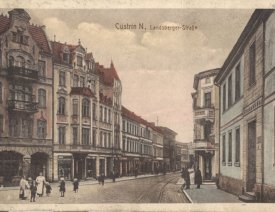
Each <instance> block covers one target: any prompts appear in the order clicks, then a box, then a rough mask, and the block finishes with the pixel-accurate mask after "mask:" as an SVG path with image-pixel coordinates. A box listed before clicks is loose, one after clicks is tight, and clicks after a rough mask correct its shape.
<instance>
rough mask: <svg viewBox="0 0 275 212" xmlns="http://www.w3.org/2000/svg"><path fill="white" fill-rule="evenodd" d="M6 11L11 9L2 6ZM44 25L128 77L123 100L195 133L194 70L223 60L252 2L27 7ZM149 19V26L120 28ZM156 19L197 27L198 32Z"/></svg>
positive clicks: (186, 133) (187, 134) (183, 136)
mask: <svg viewBox="0 0 275 212" xmlns="http://www.w3.org/2000/svg"><path fill="white" fill-rule="evenodd" d="M2 11H3V12H4V13H5V12H6V11H7V10H2ZM27 12H28V13H29V14H30V16H31V18H32V19H31V22H32V23H35V24H38V25H45V26H46V32H47V36H48V38H49V39H50V40H53V39H54V35H55V36H56V41H60V42H67V43H70V44H77V42H78V39H80V40H81V44H82V45H83V46H84V48H87V49H88V52H93V55H94V58H95V60H96V61H97V62H99V63H100V64H102V65H104V66H109V65H110V62H111V60H113V63H114V66H115V68H116V70H117V72H118V75H119V77H120V79H121V82H122V89H123V90H122V104H123V105H124V106H126V107H127V108H128V109H130V110H132V111H133V112H135V113H136V114H138V115H140V116H142V117H143V118H145V119H146V120H148V121H150V122H155V123H158V125H161V126H166V127H168V128H170V129H172V130H174V131H175V132H177V133H178V135H177V137H176V139H177V141H180V142H191V141H192V140H193V112H192V97H191V93H192V92H193V91H194V90H193V80H194V75H195V74H196V73H198V72H201V71H205V70H208V69H212V68H218V67H221V66H222V64H223V62H224V60H225V59H226V57H227V56H228V54H229V52H230V51H231V49H232V47H233V45H234V44H235V43H236V41H237V39H238V37H239V35H240V33H241V32H242V30H243V28H244V27H245V25H246V23H247V22H248V20H249V18H250V16H251V14H252V13H253V10H251V9H250V10H248V9H89V10H85V9H79V10H72V9H66V10H65V9H61V10H53V9H40V10H39V9H35V10H32V9H27ZM139 23H143V24H144V26H145V27H146V29H147V30H144V29H124V30H120V29H117V28H116V24H117V25H121V24H133V25H134V24H136V25H137V27H138V25H139ZM150 25H151V26H159V25H166V26H182V25H188V26H196V29H195V30H193V31H188V30H179V31H171V30H166V31H159V30H150Z"/></svg>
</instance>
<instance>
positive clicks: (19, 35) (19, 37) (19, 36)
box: [12, 30, 29, 45]
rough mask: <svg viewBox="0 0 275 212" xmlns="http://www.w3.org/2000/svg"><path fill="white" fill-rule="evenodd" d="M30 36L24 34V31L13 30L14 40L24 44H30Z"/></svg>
mask: <svg viewBox="0 0 275 212" xmlns="http://www.w3.org/2000/svg"><path fill="white" fill-rule="evenodd" d="M28 40H29V36H26V35H24V33H23V31H21V30H17V32H12V41H13V42H16V43H20V44H24V45H28Z"/></svg>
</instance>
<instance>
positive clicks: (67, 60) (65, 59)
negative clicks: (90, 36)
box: [63, 52, 70, 63]
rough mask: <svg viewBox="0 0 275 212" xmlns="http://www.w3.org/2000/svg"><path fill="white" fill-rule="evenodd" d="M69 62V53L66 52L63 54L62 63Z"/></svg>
mask: <svg viewBox="0 0 275 212" xmlns="http://www.w3.org/2000/svg"><path fill="white" fill-rule="evenodd" d="M69 60H70V56H69V53H68V52H64V53H63V62H64V63H69Z"/></svg>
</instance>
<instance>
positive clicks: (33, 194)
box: [30, 180, 37, 202]
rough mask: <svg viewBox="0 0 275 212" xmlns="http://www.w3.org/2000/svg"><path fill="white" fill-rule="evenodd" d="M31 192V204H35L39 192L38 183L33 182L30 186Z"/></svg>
mask: <svg viewBox="0 0 275 212" xmlns="http://www.w3.org/2000/svg"><path fill="white" fill-rule="evenodd" d="M30 190H31V200H30V202H35V196H36V192H37V187H36V181H35V180H33V181H32V183H31V186H30Z"/></svg>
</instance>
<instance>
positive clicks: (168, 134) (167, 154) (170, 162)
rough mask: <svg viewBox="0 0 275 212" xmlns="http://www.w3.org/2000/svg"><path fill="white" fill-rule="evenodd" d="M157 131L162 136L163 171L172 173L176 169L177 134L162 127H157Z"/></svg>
mask: <svg viewBox="0 0 275 212" xmlns="http://www.w3.org/2000/svg"><path fill="white" fill-rule="evenodd" d="M157 129H158V130H159V131H160V132H161V134H162V135H163V169H165V170H166V171H174V170H175V168H176V157H175V142H176V136H177V133H176V132H174V131H173V130H171V129H169V128H167V127H163V126H157Z"/></svg>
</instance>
